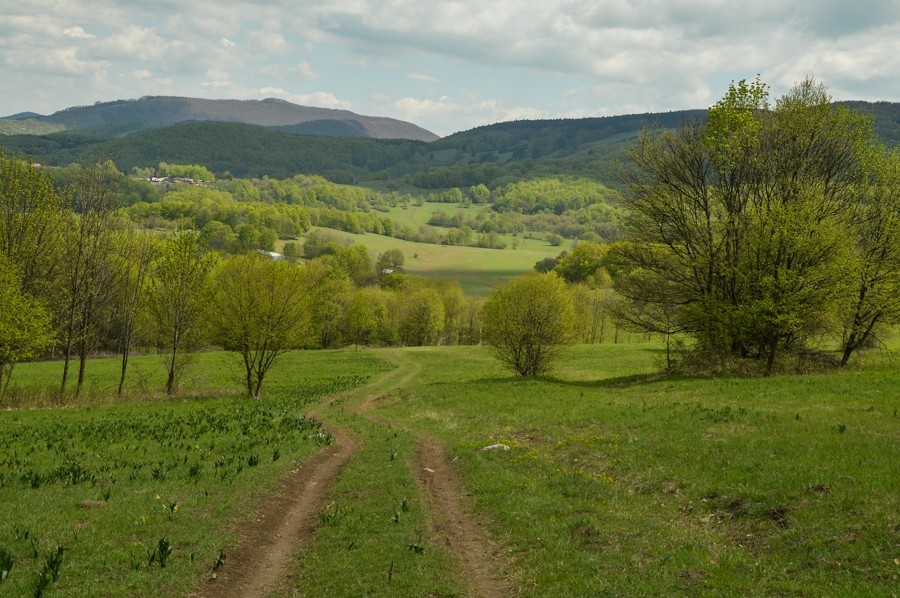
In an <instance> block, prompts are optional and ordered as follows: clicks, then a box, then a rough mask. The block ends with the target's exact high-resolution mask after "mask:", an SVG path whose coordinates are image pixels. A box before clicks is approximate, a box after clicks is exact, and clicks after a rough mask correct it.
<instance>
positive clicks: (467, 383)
mask: <svg viewBox="0 0 900 598" xmlns="http://www.w3.org/2000/svg"><path fill="white" fill-rule="evenodd" d="M394 356H395V357H394V358H395V359H397V360H398V361H399V362H401V363H403V362H411V363H413V364H414V365H415V367H416V368H417V369H418V370H419V371H420V372H421V374H420V375H419V376H418V377H417V378H416V381H415V383H414V384H412V385H410V386H409V387H407V388H405V389H404V391H403V392H401V393H396V394H395V396H394V398H393V399H392V400H391V401H381V402H379V405H380V406H381V408H380V409H379V412H378V413H379V415H380V416H382V417H388V418H390V419H391V420H392V421H394V422H395V424H396V425H399V426H405V427H410V428H413V429H418V430H424V431H425V432H426V433H428V434H430V435H433V436H435V437H437V438H439V439H441V440H443V441H444V442H446V443H447V444H448V445H450V446H451V447H452V448H453V454H454V456H455V457H456V458H457V459H458V463H459V464H460V466H461V467H462V469H463V471H464V474H465V476H466V479H467V482H468V488H469V491H470V492H471V493H472V495H473V497H474V499H475V501H476V502H477V505H478V508H479V514H480V515H481V516H482V517H483V518H484V520H485V521H486V522H488V526H489V528H490V530H491V531H492V532H493V534H494V535H495V536H497V537H499V538H501V539H503V540H504V541H506V542H507V543H508V544H509V545H511V546H512V549H513V552H514V554H515V565H516V569H517V570H518V573H519V575H520V579H521V585H520V588H519V591H520V592H521V593H522V594H523V595H527V596H546V595H555V596H581V595H610V594H624V595H671V594H682V595H683V594H703V593H706V594H731V595H748V594H749V595H773V594H774V595H783V594H800V595H804V594H807V595H832V596H846V595H872V596H877V595H885V596H889V595H892V592H894V591H895V589H896V588H895V583H896V576H897V563H896V561H895V559H896V556H897V555H896V546H897V541H898V530H900V520H898V518H897V513H898V512H900V485H898V477H897V476H896V463H897V457H898V446H900V445H898V441H900V428H898V424H897V422H898V420H897V412H898V408H900V393H898V392H897V388H898V387H900V374H898V371H897V368H896V364H895V363H891V362H889V361H885V362H882V363H876V364H872V365H869V366H867V367H865V368H864V369H858V370H850V371H846V372H839V373H834V374H830V375H821V376H786V377H778V378H773V379H735V378H681V379H678V378H674V379H673V378H668V379H666V378H663V379H652V378H650V379H646V378H642V377H640V375H642V374H646V373H648V372H652V371H654V369H655V365H654V364H655V363H656V362H657V361H658V360H659V357H660V350H659V348H658V347H657V346H655V345H643V346H641V345H626V346H610V345H603V346H594V347H579V348H578V349H577V350H575V351H574V352H573V353H572V355H571V356H570V358H569V359H568V360H567V361H566V362H565V363H564V364H563V365H562V366H561V367H560V368H559V371H558V372H557V374H556V376H555V377H550V378H543V379H531V380H518V379H513V378H512V377H510V376H509V375H508V374H507V373H506V372H504V371H503V370H502V369H500V368H499V366H498V365H497V364H496V363H495V362H494V361H493V360H492V359H491V358H490V356H489V355H488V353H487V352H486V351H484V350H480V349H437V350H431V351H415V352H408V351H402V350H400V351H395V352H394ZM876 361H877V359H876ZM635 376H638V377H635ZM498 442H500V443H505V444H507V445H508V446H510V447H511V450H509V451H497V452H482V451H479V450H477V449H478V448H480V447H483V446H486V445H490V444H494V443H498Z"/></svg>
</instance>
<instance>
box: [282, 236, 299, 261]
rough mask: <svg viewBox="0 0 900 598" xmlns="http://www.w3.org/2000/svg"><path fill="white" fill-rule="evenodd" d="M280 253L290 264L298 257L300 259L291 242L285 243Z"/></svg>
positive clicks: (294, 245)
mask: <svg viewBox="0 0 900 598" xmlns="http://www.w3.org/2000/svg"><path fill="white" fill-rule="evenodd" d="M281 251H282V253H283V254H284V259H286V260H287V261H288V262H289V263H292V264H293V263H294V262H296V261H297V258H298V257H300V250H299V249H297V244H296V243H295V242H293V241H288V242H287V243H285V244H284V247H283V248H282V250H281Z"/></svg>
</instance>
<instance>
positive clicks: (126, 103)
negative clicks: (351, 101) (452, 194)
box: [11, 96, 438, 141]
mask: <svg viewBox="0 0 900 598" xmlns="http://www.w3.org/2000/svg"><path fill="white" fill-rule="evenodd" d="M25 114H27V116H23V115H25ZM11 118H16V119H17V120H20V119H29V120H32V121H35V122H36V123H44V124H53V125H57V126H61V127H64V128H65V130H66V131H81V132H84V133H86V134H89V135H93V136H96V137H101V138H112V137H119V136H122V135H128V134H133V133H137V132H140V131H145V130H147V129H157V128H162V127H168V126H171V125H175V124H178V123H182V122H188V121H201V122H202V121H211V122H233V123H242V124H249V125H259V126H263V127H269V128H276V129H280V130H283V131H285V132H291V133H295V134H296V133H301V134H312V135H324V136H352V137H371V138H374V139H410V140H415V141H434V140H436V139H438V136H437V135H435V134H434V133H432V132H431V131H427V130H425V129H423V128H422V127H419V126H418V125H415V124H413V123H409V122H406V121H402V120H397V119H394V118H387V117H380V116H363V115H359V114H355V113H353V112H350V111H349V110H337V109H332V108H318V107H312V106H300V105H298V104H293V103H291V102H288V101H285V100H279V99H276V98H268V99H265V100H206V99H200V98H184V97H174V96H145V97H142V98H140V99H137V100H116V101H113V102H99V103H97V104H94V105H93V106H75V107H71V108H66V109H65V110H60V111H59V112H56V113H54V114H50V115H47V116H40V115H34V113H22V114H19V115H14V116H13V117H11Z"/></svg>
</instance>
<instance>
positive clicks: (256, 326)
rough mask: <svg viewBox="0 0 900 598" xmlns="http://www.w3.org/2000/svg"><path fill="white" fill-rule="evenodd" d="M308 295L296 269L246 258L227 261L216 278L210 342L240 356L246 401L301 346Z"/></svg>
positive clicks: (307, 282) (303, 278) (305, 279)
mask: <svg viewBox="0 0 900 598" xmlns="http://www.w3.org/2000/svg"><path fill="white" fill-rule="evenodd" d="M313 295H314V288H313V285H311V284H310V280H309V279H308V277H306V276H305V275H304V270H303V269H302V268H301V267H300V266H295V265H291V264H288V263H287V262H284V261H278V260H271V259H268V258H265V257H263V256H260V255H256V254H252V253H251V254H247V255H241V256H237V257H235V258H232V259H231V260H229V261H228V262H226V263H225V264H224V265H223V266H222V268H221V269H220V270H219V271H218V272H217V273H216V275H215V282H214V294H213V300H212V302H211V303H210V308H211V309H210V310H209V311H208V318H209V322H210V325H211V328H212V330H213V338H215V339H216V341H217V342H218V343H219V344H221V345H222V348H224V349H225V350H226V351H234V352H235V353H237V354H238V355H240V358H241V363H242V365H243V368H244V374H245V376H244V380H245V384H246V388H247V394H248V395H249V396H250V397H251V398H254V399H259V398H260V394H261V392H262V386H263V381H264V380H265V377H266V374H267V373H268V372H269V370H270V369H271V367H272V366H273V365H274V364H275V361H276V360H277V359H278V357H279V356H280V355H282V354H284V353H285V352H287V351H290V350H291V349H297V348H300V347H302V346H303V345H304V344H305V343H306V341H307V338H308V337H309V334H310V314H311V309H310V303H311V300H312V297H313Z"/></svg>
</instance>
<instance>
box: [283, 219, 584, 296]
mask: <svg viewBox="0 0 900 598" xmlns="http://www.w3.org/2000/svg"><path fill="white" fill-rule="evenodd" d="M326 230H327V231H328V232H329V233H330V234H333V235H334V236H335V237H337V238H339V239H342V240H344V242H346V243H347V244H353V243H359V244H361V245H365V246H366V247H368V248H369V254H370V255H371V256H372V257H373V258H376V257H378V254H380V253H384V252H385V251H387V250H388V249H399V250H400V251H402V252H403V255H404V256H405V258H406V263H405V264H404V266H403V269H404V270H405V271H406V272H409V273H410V274H415V275H417V276H423V277H425V278H438V279H445V280H458V281H459V284H460V287H461V288H462V290H463V292H464V293H465V294H466V295H467V296H471V297H486V296H487V295H488V294H490V291H491V289H493V288H494V287H495V286H497V285H498V284H500V283H503V282H506V281H507V280H510V279H512V278H515V277H516V276H518V275H520V274H523V273H524V272H528V271H530V270H532V269H533V268H534V265H535V264H536V263H537V262H539V261H540V260H542V259H544V258H547V257H556V256H557V255H559V254H560V252H562V251H563V250H565V249H570V248H571V242H568V241H567V242H566V243H564V245H563V246H562V247H554V246H552V245H550V244H549V243H547V241H545V240H543V239H523V238H521V237H520V239H521V241H520V242H521V243H522V246H520V247H519V248H518V249H484V248H481V247H459V246H452V245H435V244H432V243H414V242H411V241H404V240H403V239H396V238H394V237H386V236H384V235H374V234H361V235H357V234H353V233H346V232H343V231H338V230H332V229H326ZM503 238H504V239H505V240H506V241H507V242H508V243H511V241H510V238H508V237H506V236H504V237H503ZM301 242H302V241H301ZM283 246H284V243H283V242H279V244H278V245H277V247H276V249H277V250H279V251H280V250H281V248H282V247H283Z"/></svg>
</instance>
